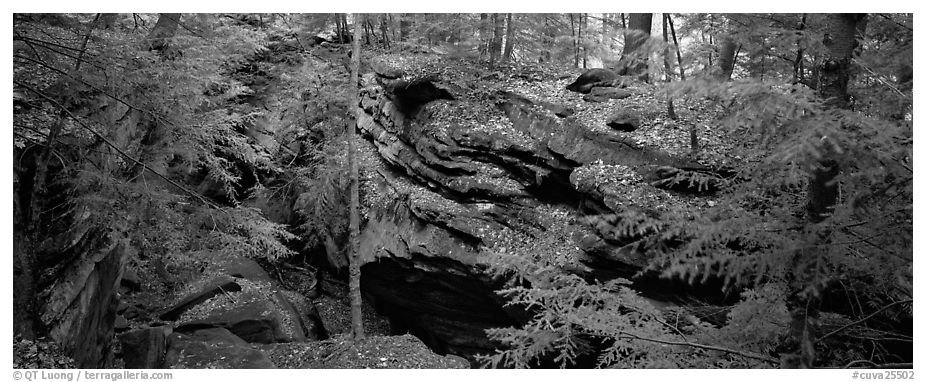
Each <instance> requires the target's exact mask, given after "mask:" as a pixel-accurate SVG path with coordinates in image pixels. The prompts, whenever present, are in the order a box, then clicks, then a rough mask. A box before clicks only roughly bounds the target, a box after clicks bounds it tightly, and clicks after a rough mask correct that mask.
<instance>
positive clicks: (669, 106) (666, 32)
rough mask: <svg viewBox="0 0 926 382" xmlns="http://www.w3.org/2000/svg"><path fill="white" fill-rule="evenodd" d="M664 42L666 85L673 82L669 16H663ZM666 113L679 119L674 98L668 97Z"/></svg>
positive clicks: (671, 117) (663, 60) (663, 56)
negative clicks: (670, 59)
mask: <svg viewBox="0 0 926 382" xmlns="http://www.w3.org/2000/svg"><path fill="white" fill-rule="evenodd" d="M662 41H663V42H664V43H666V48H665V50H663V52H662V62H663V64H664V65H665V67H666V83H669V82H672V68H671V67H670V66H669V49H670V48H669V22H668V14H667V13H663V14H662ZM666 98H667V99H666V104H667V106H666V113H667V114H668V115H669V118H670V119H673V120H674V119H678V116H676V115H675V105H674V104H673V102H672V96H666Z"/></svg>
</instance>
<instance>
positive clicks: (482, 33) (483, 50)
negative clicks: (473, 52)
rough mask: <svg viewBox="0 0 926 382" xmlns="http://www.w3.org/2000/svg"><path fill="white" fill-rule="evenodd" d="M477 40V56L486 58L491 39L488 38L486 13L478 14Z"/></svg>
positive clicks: (487, 17) (487, 16)
mask: <svg viewBox="0 0 926 382" xmlns="http://www.w3.org/2000/svg"><path fill="white" fill-rule="evenodd" d="M479 39H480V40H481V44H480V45H481V46H480V47H479V55H480V56H487V55H488V54H489V50H490V49H489V46H490V45H492V38H491V37H490V36H489V15H488V14H487V13H480V14H479Z"/></svg>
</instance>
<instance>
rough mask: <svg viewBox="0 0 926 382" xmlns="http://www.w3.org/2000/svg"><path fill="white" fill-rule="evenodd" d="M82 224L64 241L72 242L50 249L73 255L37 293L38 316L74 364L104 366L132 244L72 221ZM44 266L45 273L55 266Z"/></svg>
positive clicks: (109, 359)
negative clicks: (62, 247)
mask: <svg viewBox="0 0 926 382" xmlns="http://www.w3.org/2000/svg"><path fill="white" fill-rule="evenodd" d="M82 225H83V226H85V227H86V228H84V229H78V230H77V231H80V232H78V233H77V234H76V235H75V236H76V237H77V238H78V239H77V240H72V241H68V242H70V243H76V244H75V245H74V246H73V247H70V248H66V250H60V252H59V251H56V252H54V253H70V254H76V256H75V257H74V258H72V259H71V260H70V261H68V262H67V266H68V268H67V270H66V271H65V272H63V273H61V274H60V275H59V276H57V278H56V279H55V282H54V283H53V284H51V286H50V287H48V288H47V289H45V290H43V291H42V293H40V294H39V296H38V300H39V301H41V313H40V316H39V317H40V319H41V321H42V324H43V325H45V327H46V328H47V329H48V333H49V336H50V337H51V338H52V339H54V340H55V342H57V343H58V344H60V345H61V347H62V348H63V349H64V350H65V352H66V353H68V355H70V356H71V357H73V358H74V360H75V362H76V364H77V366H78V367H82V368H107V367H111V366H112V359H113V355H112V354H113V352H112V347H113V341H114V339H115V336H114V335H113V333H114V324H115V321H116V308H117V307H118V305H119V298H118V295H117V289H118V286H119V274H120V273H122V267H123V266H124V262H125V259H126V257H127V255H126V252H127V251H131V247H130V246H129V244H128V242H127V241H126V240H123V239H122V238H119V237H114V236H115V235H112V234H107V233H106V232H101V231H98V230H97V229H95V228H93V227H87V226H89V225H90V224H89V223H75V226H76V227H81V226H82ZM48 255H51V256H54V254H52V253H49V254H48ZM46 259H47V258H46ZM59 261H60V259H59ZM43 269H48V270H49V271H50V272H49V274H51V271H53V269H52V267H51V266H49V267H48V268H43ZM52 277H55V276H52Z"/></svg>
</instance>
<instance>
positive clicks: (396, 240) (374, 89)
mask: <svg viewBox="0 0 926 382" xmlns="http://www.w3.org/2000/svg"><path fill="white" fill-rule="evenodd" d="M437 60H438V59H436V58H434V57H433V56H420V57H419V56H403V57H397V56H386V57H383V58H381V59H378V60H375V61H374V63H373V68H374V70H375V71H376V73H375V74H369V75H366V76H364V83H363V85H364V88H363V90H362V98H361V105H360V107H361V108H362V110H363V114H362V115H361V117H360V119H359V120H358V129H359V130H360V132H361V133H362V136H363V137H364V138H365V139H366V142H365V144H360V145H359V146H360V155H359V156H360V160H361V168H362V169H363V173H362V178H363V179H362V181H361V194H362V195H365V202H364V206H362V213H363V214H364V217H365V219H366V224H365V227H364V229H363V233H362V237H361V243H362V248H361V251H360V252H361V254H362V256H364V260H363V261H364V263H365V265H364V266H363V268H362V269H363V271H362V274H363V276H362V277H363V281H362V288H363V291H364V293H365V294H366V295H367V296H369V297H371V298H372V299H373V300H374V301H375V305H376V307H377V308H378V309H379V310H380V311H381V312H382V313H385V314H386V315H388V316H389V317H390V318H391V319H392V321H393V328H394V329H395V330H397V331H404V330H407V331H410V332H411V333H413V334H416V335H417V336H418V337H419V338H421V339H422V340H423V341H424V342H425V343H426V344H428V346H430V347H431V348H432V349H434V350H435V351H437V352H439V353H442V354H443V353H454V354H459V355H463V356H466V357H469V358H471V359H472V356H473V355H474V354H477V353H484V352H488V351H491V350H492V349H493V348H494V347H496V346H497V345H498V344H493V343H491V342H490V341H489V340H488V339H487V338H486V336H485V334H484V330H485V329H487V328H492V327H502V326H511V325H517V324H518V323H519V322H525V321H526V320H527V318H528V316H527V315H526V313H525V312H524V311H523V310H522V309H520V308H517V307H506V306H505V302H504V300H503V299H501V298H500V297H499V296H498V295H496V293H495V292H494V290H495V289H497V288H498V287H499V286H500V281H499V280H493V279H491V278H490V277H488V276H487V273H486V272H484V270H485V268H486V267H487V266H489V264H488V263H486V256H485V251H486V249H488V248H492V249H493V250H498V249H501V250H502V251H504V250H505V249H506V248H507V246H509V244H510V243H511V242H512V241H518V240H531V239H530V237H531V236H530V235H529V234H528V231H530V230H532V229H540V230H541V231H544V230H546V231H547V232H550V234H551V235H554V234H555V235H563V236H564V237H565V236H566V234H565V233H563V232H552V231H551V230H553V229H554V228H552V225H555V224H552V223H551V222H556V221H557V220H558V219H560V218H561V219H562V220H565V221H564V222H563V223H565V225H567V226H570V227H574V230H573V231H575V232H576V235H577V236H578V237H575V238H574V242H575V243H576V246H579V247H581V250H580V251H579V254H578V255H577V256H575V258H573V259H569V260H570V261H571V262H572V263H573V265H572V266H570V268H569V269H570V270H571V271H573V272H578V273H580V274H582V275H583V276H588V277H590V278H599V279H606V278H613V277H633V276H634V275H635V274H636V273H637V272H639V271H640V270H642V269H644V267H646V265H647V259H646V257H645V256H643V251H642V248H639V245H640V238H639V237H622V236H621V235H622V234H621V233H620V232H618V231H616V230H613V229H608V227H609V224H611V226H613V224H614V223H615V222H614V221H613V220H608V219H597V220H596V222H597V223H596V224H597V226H593V225H590V224H589V223H587V222H584V220H582V219H580V218H581V217H583V216H612V218H616V217H615V216H617V215H615V214H616V213H619V212H625V210H626V209H627V208H629V207H628V206H622V205H621V204H620V203H619V202H615V201H614V199H615V198H614V197H610V199H609V196H608V194H604V193H602V192H600V191H599V190H600V189H601V187H602V184H601V180H600V179H595V178H594V177H574V176H572V175H573V174H574V173H575V172H576V171H577V170H579V169H585V168H591V167H594V166H612V167H613V166H625V167H626V168H630V169H632V172H635V173H642V174H647V173H649V172H652V171H654V170H655V169H656V168H659V167H660V166H664V167H679V166H685V165H689V163H687V162H686V161H685V160H683V159H680V158H675V157H672V156H671V155H668V154H666V153H662V152H659V151H655V150H651V149H647V148H644V147H641V146H639V145H637V144H634V143H633V142H632V141H630V140H627V139H625V137H624V136H622V135H620V134H621V133H618V132H602V131H595V130H592V129H589V128H587V127H586V126H584V125H582V124H581V123H579V122H578V121H577V120H576V119H574V118H571V117H566V116H567V115H571V114H572V112H571V111H570V113H569V114H564V113H563V110H565V109H566V108H564V107H557V103H556V102H554V101H550V100H544V99H532V98H530V97H527V96H525V95H523V94H525V93H526V91H520V90H522V89H526V88H527V87H529V86H531V84H530V81H529V80H521V81H520V82H518V81H517V80H511V81H509V82H508V83H507V84H508V87H507V88H504V89H500V90H497V91H491V92H489V93H488V94H486V92H485V91H482V90H477V89H481V88H480V87H479V86H478V85H475V86H474V85H472V84H470V83H468V82H467V80H466V78H470V77H469V76H472V77H478V76H477V75H475V74H473V73H468V72H466V70H467V69H466V68H460V66H461V65H448V64H447V63H441V62H437ZM470 70H473V71H475V70H476V69H470ZM615 90H620V89H615ZM564 117H566V118H564ZM640 182H642V180H640ZM648 187H651V186H648ZM551 217H552V218H551ZM557 224H558V223H557ZM569 240H573V239H572V238H570V239H569ZM650 286H651V287H652V285H650ZM656 287H657V288H658V285H657V286H656ZM641 292H643V293H645V292H646V291H641Z"/></svg>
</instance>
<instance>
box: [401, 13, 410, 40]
mask: <svg viewBox="0 0 926 382" xmlns="http://www.w3.org/2000/svg"><path fill="white" fill-rule="evenodd" d="M411 18H412V16H411V15H410V14H408V13H403V14H402V15H401V16H399V40H400V41H405V40H407V39H408V32H409V30H410V29H411V27H412V19H411Z"/></svg>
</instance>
